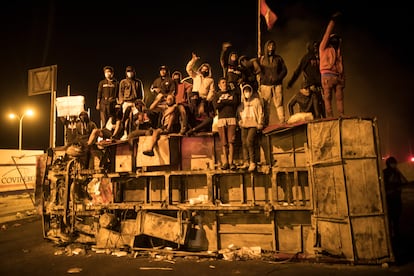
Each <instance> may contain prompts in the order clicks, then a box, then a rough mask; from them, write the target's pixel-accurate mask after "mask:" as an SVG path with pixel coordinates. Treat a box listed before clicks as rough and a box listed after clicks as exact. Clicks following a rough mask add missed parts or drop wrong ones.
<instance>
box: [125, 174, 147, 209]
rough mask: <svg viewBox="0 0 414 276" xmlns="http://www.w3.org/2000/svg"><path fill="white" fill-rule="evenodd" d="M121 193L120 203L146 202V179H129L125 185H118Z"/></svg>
mask: <svg viewBox="0 0 414 276" xmlns="http://www.w3.org/2000/svg"><path fill="white" fill-rule="evenodd" d="M120 185H121V191H122V199H121V201H125V202H142V203H144V202H146V201H147V200H146V191H147V187H146V185H147V179H146V178H143V177H138V178H131V179H129V181H126V182H125V183H120Z"/></svg>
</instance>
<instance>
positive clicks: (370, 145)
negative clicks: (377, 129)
mask: <svg viewBox="0 0 414 276" xmlns="http://www.w3.org/2000/svg"><path fill="white" fill-rule="evenodd" d="M341 139H342V157H343V158H369V157H373V158H375V157H376V156H377V152H376V149H375V146H376V145H375V140H374V130H373V122H372V121H371V120H361V119H347V120H343V121H342V125H341Z"/></svg>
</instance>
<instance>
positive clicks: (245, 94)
mask: <svg viewBox="0 0 414 276" xmlns="http://www.w3.org/2000/svg"><path fill="white" fill-rule="evenodd" d="M251 96H252V92H250V91H249V92H244V97H245V98H246V99H250V97H251Z"/></svg>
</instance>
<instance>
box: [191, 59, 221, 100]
mask: <svg viewBox="0 0 414 276" xmlns="http://www.w3.org/2000/svg"><path fill="white" fill-rule="evenodd" d="M199 59H200V57H198V56H197V55H196V54H195V53H192V55H191V60H190V61H189V62H188V63H187V65H186V68H185V69H186V71H187V73H188V75H189V76H190V77H191V78H192V79H193V91H192V92H198V93H199V95H200V97H201V98H203V99H206V100H207V101H211V100H212V99H213V97H214V93H215V84H214V79H213V77H212V73H211V66H210V64H209V63H203V64H201V65H200V67H198V69H197V70H194V66H195V63H196V62H197V60H199Z"/></svg>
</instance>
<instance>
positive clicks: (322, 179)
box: [313, 165, 348, 219]
mask: <svg viewBox="0 0 414 276" xmlns="http://www.w3.org/2000/svg"><path fill="white" fill-rule="evenodd" d="M313 171H314V174H313V182H314V190H313V193H314V198H315V207H316V208H315V212H316V214H317V216H321V217H331V218H338V219H343V218H344V217H347V216H348V207H347V194H346V190H345V176H344V173H343V168H342V165H336V166H327V167H316V168H314V170H313Z"/></svg>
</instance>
